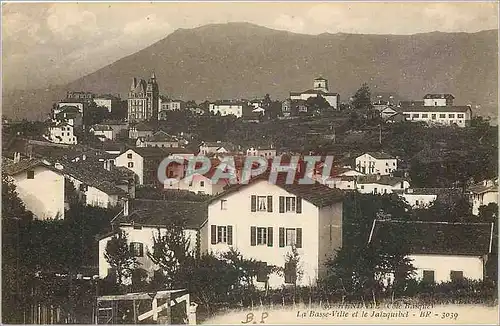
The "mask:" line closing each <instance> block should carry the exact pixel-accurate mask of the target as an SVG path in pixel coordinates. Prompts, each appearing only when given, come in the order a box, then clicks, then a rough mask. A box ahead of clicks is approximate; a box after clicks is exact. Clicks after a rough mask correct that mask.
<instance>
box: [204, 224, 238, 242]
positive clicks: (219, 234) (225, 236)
mask: <svg viewBox="0 0 500 326" xmlns="http://www.w3.org/2000/svg"><path fill="white" fill-rule="evenodd" d="M210 243H211V244H213V245H215V244H218V243H225V244H228V245H230V246H232V245H233V226H232V225H211V226H210Z"/></svg>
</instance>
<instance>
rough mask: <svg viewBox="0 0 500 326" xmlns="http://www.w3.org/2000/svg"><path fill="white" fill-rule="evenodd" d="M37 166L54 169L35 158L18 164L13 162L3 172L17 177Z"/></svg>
mask: <svg viewBox="0 0 500 326" xmlns="http://www.w3.org/2000/svg"><path fill="white" fill-rule="evenodd" d="M37 166H45V167H47V168H48V169H52V168H51V167H50V165H48V164H45V163H44V162H43V161H42V160H40V159H36V158H33V159H28V160H21V161H19V162H17V163H13V162H11V163H10V164H6V165H5V166H3V170H4V171H5V173H6V174H8V175H16V174H18V173H21V172H23V171H26V170H29V169H32V168H34V167H37Z"/></svg>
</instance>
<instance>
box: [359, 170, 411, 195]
mask: <svg viewBox="0 0 500 326" xmlns="http://www.w3.org/2000/svg"><path fill="white" fill-rule="evenodd" d="M355 183H356V189H357V190H358V191H359V192H360V193H362V194H374V195H385V194H392V193H394V192H401V191H404V190H406V189H408V188H410V183H409V182H408V181H407V180H406V179H404V178H400V177H391V176H388V175H378V174H377V175H365V176H359V177H357V178H356V181H355Z"/></svg>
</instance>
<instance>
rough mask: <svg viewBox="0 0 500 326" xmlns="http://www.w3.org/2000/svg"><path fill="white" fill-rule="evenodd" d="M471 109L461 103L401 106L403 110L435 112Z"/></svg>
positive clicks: (454, 111) (461, 111)
mask: <svg viewBox="0 0 500 326" xmlns="http://www.w3.org/2000/svg"><path fill="white" fill-rule="evenodd" d="M470 110H472V109H471V107H470V106H467V105H462V106H456V105H453V106H451V105H448V106H424V105H421V106H417V105H414V106H408V107H404V108H403V110H402V111H403V112H404V113H406V112H437V113H444V112H446V113H448V112H449V113H456V112H459V113H463V112H468V111H470Z"/></svg>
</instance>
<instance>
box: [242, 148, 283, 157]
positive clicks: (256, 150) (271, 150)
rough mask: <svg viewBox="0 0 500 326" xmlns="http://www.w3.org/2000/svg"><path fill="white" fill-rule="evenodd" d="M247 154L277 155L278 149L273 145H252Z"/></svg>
mask: <svg viewBox="0 0 500 326" xmlns="http://www.w3.org/2000/svg"><path fill="white" fill-rule="evenodd" d="M247 156H261V157H265V158H268V157H275V156H276V149H275V148H272V147H257V148H255V147H250V148H249V149H247Z"/></svg>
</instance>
